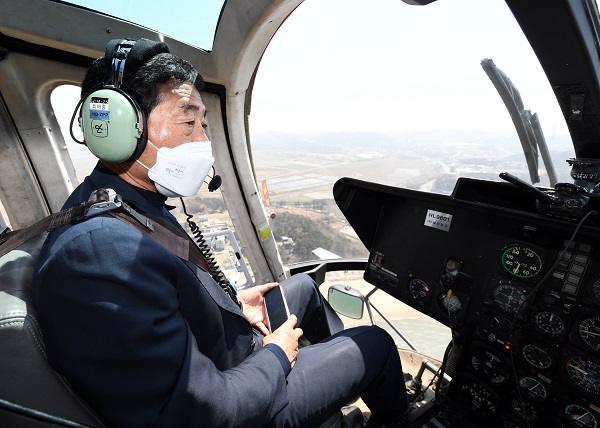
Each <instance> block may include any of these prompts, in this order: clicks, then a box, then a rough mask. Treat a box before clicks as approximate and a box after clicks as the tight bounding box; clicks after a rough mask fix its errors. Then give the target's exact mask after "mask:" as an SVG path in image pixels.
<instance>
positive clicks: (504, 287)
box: [492, 281, 526, 315]
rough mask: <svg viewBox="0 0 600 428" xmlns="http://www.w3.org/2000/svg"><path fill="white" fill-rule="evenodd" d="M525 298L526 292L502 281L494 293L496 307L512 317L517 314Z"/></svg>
mask: <svg viewBox="0 0 600 428" xmlns="http://www.w3.org/2000/svg"><path fill="white" fill-rule="evenodd" d="M525 297H526V296H525V292H524V291H523V290H521V289H520V288H518V287H517V286H516V285H514V284H512V283H511V282H510V281H500V282H499V283H498V285H496V287H494V290H493V291H492V300H493V303H494V306H495V307H497V308H498V309H501V310H503V311H504V312H508V313H509V314H511V315H516V314H517V312H518V311H519V309H520V308H521V305H522V304H523V303H524V302H525Z"/></svg>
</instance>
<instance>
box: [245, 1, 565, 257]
mask: <svg viewBox="0 0 600 428" xmlns="http://www.w3.org/2000/svg"><path fill="white" fill-rule="evenodd" d="M307 28H310V31H306V29H307ZM485 59H491V60H492V61H493V62H494V63H495V65H496V66H497V67H498V68H499V69H500V70H501V71H502V72H503V73H504V74H505V75H506V76H507V77H508V78H509V79H510V81H511V82H512V83H513V84H514V86H515V87H516V88H517V89H518V91H519V93H520V97H521V99H522V102H523V105H524V108H525V109H526V110H528V111H529V112H530V113H531V114H533V113H537V117H538V119H539V122H540V124H541V129H542V131H543V135H544V139H545V141H546V144H547V146H548V148H549V152H550V156H551V158H552V161H553V164H554V168H555V170H556V174H557V178H558V181H559V182H570V181H571V179H570V177H569V165H568V164H567V162H566V159H567V158H569V157H573V156H574V153H573V147H572V143H571V139H570V136H569V133H568V130H567V127H566V124H565V121H564V118H563V116H562V113H561V111H560V108H559V106H558V103H557V101H556V98H555V96H554V93H553V92H552V89H551V87H550V84H549V82H548V80H547V79H546V77H545V74H544V72H543V70H542V68H541V66H540V64H539V61H538V60H537V58H536V56H535V54H534V52H533V50H532V49H531V47H530V45H529V43H528V41H527V40H526V38H525V36H524V35H523V33H522V31H521V29H520V27H519V25H518V23H517V22H516V21H515V19H514V17H513V16H512V14H511V12H510V10H509V9H508V7H507V5H506V4H505V2H504V1H502V0H488V1H485V2H482V1H481V0H455V1H452V2H446V1H438V2H434V3H431V4H429V5H427V6H410V5H408V4H406V3H404V2H401V1H398V0H381V1H378V2H376V3H368V4H367V3H365V2H364V1H358V0H330V1H327V2H322V1H311V0H307V1H305V2H304V3H303V4H301V5H300V6H299V7H298V9H297V10H296V11H295V12H294V13H292V15H291V16H290V17H289V18H288V19H287V20H286V21H285V23H284V24H283V26H282V27H281V28H280V30H279V31H278V32H277V34H276V35H275V37H274V38H273V40H272V41H271V43H270V45H269V47H268V48H267V50H266V52H265V54H264V57H263V58H262V60H261V63H260V67H259V69H258V72H257V75H256V81H255V85H254V89H253V98H252V112H251V115H250V119H249V120H250V133H251V138H252V153H253V158H254V164H255V170H256V175H257V179H258V181H259V186H260V185H262V186H264V187H265V188H266V189H267V191H268V195H269V202H270V204H269V207H268V210H269V212H271V211H272V212H273V213H274V217H275V218H274V219H272V221H271V225H272V230H273V231H274V234H275V237H276V239H277V240H278V244H279V245H280V246H281V247H280V248H281V254H282V258H283V260H284V263H287V264H292V263H296V262H302V261H308V260H317V259H320V258H334V257H336V256H339V257H343V258H345V257H356V256H361V255H362V256H363V257H366V256H367V255H368V254H367V251H366V249H365V248H364V246H363V245H362V243H360V241H358V239H357V238H356V237H355V236H354V235H353V232H352V229H350V228H349V227H348V225H347V224H346V222H345V219H344V217H343V216H342V215H341V213H340V212H339V210H338V209H337V207H336V205H335V203H334V202H333V195H332V186H333V184H334V183H335V182H336V180H338V179H339V178H341V177H351V178H356V179H361V180H365V181H372V182H378V183H383V184H387V185H392V186H396V187H404V188H410V189H415V190H421V191H426V192H435V193H442V194H450V193H451V191H452V190H453V188H454V185H455V183H456V180H457V178H458V177H461V176H462V177H473V178H479V179H488V180H496V181H498V180H499V178H498V174H499V173H500V172H510V173H512V174H513V175H516V176H518V177H520V178H521V179H523V180H525V181H530V174H529V167H528V164H527V162H526V157H525V154H524V152H523V147H522V144H521V142H520V140H519V136H518V134H517V131H516V129H515V127H514V125H513V121H512V119H511V115H510V114H509V112H508V110H507V109H506V106H505V105H504V103H503V101H502V99H501V97H500V95H499V93H498V92H497V91H496V88H495V86H494V84H493V83H492V81H491V80H490V78H489V77H488V75H487V74H486V72H485V70H484V69H483V66H482V62H483V60H485ZM537 162H538V168H537V169H538V172H539V175H540V182H539V183H538V185H541V186H548V185H549V184H550V181H549V178H548V173H547V172H546V170H545V168H544V163H543V162H542V157H541V156H540V157H538V159H537ZM263 193H264V192H263ZM272 217H273V216H272Z"/></svg>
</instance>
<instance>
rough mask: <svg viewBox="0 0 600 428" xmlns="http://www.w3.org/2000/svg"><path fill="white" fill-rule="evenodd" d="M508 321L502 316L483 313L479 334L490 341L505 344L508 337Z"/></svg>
mask: <svg viewBox="0 0 600 428" xmlns="http://www.w3.org/2000/svg"><path fill="white" fill-rule="evenodd" d="M509 332H510V321H509V320H508V319H506V318H504V317H502V316H499V315H494V314H484V316H483V318H482V320H481V324H480V328H479V334H480V335H481V336H482V337H485V338H486V339H487V340H489V341H490V342H498V343H501V344H505V343H506V342H507V341H508V339H509Z"/></svg>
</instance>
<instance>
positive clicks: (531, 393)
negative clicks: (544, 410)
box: [519, 376, 548, 402]
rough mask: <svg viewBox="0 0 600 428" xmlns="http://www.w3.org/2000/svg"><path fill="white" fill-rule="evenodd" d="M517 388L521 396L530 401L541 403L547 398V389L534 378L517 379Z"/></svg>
mask: <svg viewBox="0 0 600 428" xmlns="http://www.w3.org/2000/svg"><path fill="white" fill-rule="evenodd" d="M519 386H520V387H521V391H523V394H525V395H526V396H527V397H528V398H529V399H530V400H531V401H536V402H541V401H544V400H545V399H546V398H547V397H548V389H547V388H546V386H545V385H544V384H543V383H542V382H541V381H539V380H537V379H536V378H534V377H530V376H525V377H522V378H521V379H519Z"/></svg>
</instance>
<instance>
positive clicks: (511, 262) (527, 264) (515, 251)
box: [500, 244, 542, 279]
mask: <svg viewBox="0 0 600 428" xmlns="http://www.w3.org/2000/svg"><path fill="white" fill-rule="evenodd" d="M500 261H501V263H502V267H503V268H504V270H506V272H508V274H509V275H512V276H514V277H517V278H524V279H528V278H533V277H534V276H536V275H538V274H539V273H540V272H541V271H542V259H541V257H540V256H539V254H538V253H536V252H535V251H534V250H532V249H531V248H528V247H523V246H521V245H518V244H515V245H511V246H509V247H506V248H505V249H504V250H503V251H502V256H501V260H500Z"/></svg>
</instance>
